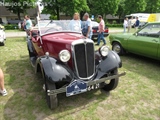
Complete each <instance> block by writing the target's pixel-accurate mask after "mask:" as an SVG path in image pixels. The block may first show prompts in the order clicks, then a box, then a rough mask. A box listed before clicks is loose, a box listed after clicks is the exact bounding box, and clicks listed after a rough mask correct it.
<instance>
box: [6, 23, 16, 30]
mask: <svg viewBox="0 0 160 120" xmlns="http://www.w3.org/2000/svg"><path fill="white" fill-rule="evenodd" d="M4 28H5V30H15V29H18V25H17V24H10V25H9V24H8V25H5V26H4Z"/></svg>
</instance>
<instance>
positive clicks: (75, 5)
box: [43, 0, 89, 19]
mask: <svg viewBox="0 0 160 120" xmlns="http://www.w3.org/2000/svg"><path fill="white" fill-rule="evenodd" d="M43 2H44V3H49V2H50V3H49V4H47V6H45V9H44V12H45V13H49V14H52V15H56V16H57V19H60V17H59V14H60V12H62V13H64V14H66V15H70V16H71V15H73V13H74V12H79V13H80V12H82V11H89V7H88V5H87V2H86V0H43Z"/></svg>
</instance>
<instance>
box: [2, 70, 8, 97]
mask: <svg viewBox="0 0 160 120" xmlns="http://www.w3.org/2000/svg"><path fill="white" fill-rule="evenodd" d="M0 93H1V94H2V96H6V95H7V94H8V93H7V91H6V89H5V87H4V74H3V71H2V69H1V68H0Z"/></svg>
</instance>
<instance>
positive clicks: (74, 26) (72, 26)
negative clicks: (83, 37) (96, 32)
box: [69, 13, 81, 32]
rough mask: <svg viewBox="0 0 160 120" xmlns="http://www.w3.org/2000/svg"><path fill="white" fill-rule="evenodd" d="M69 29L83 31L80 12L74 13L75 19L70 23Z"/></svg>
mask: <svg viewBox="0 0 160 120" xmlns="http://www.w3.org/2000/svg"><path fill="white" fill-rule="evenodd" d="M69 29H70V30H71V31H74V32H80V31H81V21H80V19H79V13H74V15H73V19H72V20H71V22H70V23H69Z"/></svg>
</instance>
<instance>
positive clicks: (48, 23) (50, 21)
mask: <svg viewBox="0 0 160 120" xmlns="http://www.w3.org/2000/svg"><path fill="white" fill-rule="evenodd" d="M52 22H53V20H51V21H50V22H49V23H48V24H47V25H46V26H45V27H47V26H48V25H49V24H50V23H52Z"/></svg>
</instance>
